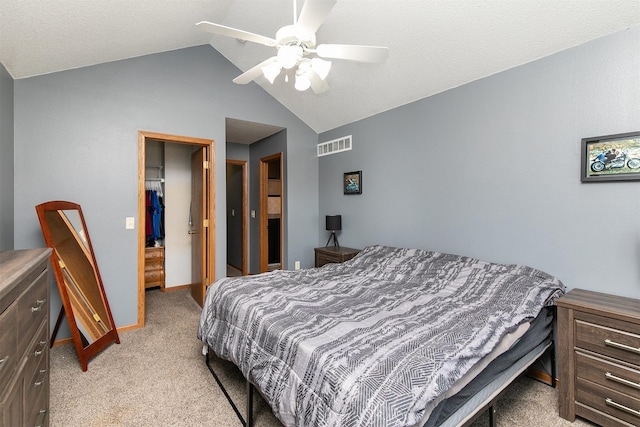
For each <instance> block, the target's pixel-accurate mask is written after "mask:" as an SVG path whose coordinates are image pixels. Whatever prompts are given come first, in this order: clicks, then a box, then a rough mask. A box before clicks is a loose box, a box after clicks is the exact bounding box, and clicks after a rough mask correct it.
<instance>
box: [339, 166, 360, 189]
mask: <svg viewBox="0 0 640 427" xmlns="http://www.w3.org/2000/svg"><path fill="white" fill-rule="evenodd" d="M342 186H343V187H344V194H362V171H353V172H345V173H344V177H343V179H342Z"/></svg>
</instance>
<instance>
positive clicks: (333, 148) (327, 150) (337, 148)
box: [318, 135, 351, 157]
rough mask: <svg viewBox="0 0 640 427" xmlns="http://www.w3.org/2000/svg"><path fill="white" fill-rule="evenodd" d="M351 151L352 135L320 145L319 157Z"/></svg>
mask: <svg viewBox="0 0 640 427" xmlns="http://www.w3.org/2000/svg"><path fill="white" fill-rule="evenodd" d="M348 150H351V135H348V136H344V137H342V138H338V139H334V140H331V141H327V142H321V143H320V144H318V157H322V156H328V155H329V154H336V153H339V152H341V151H348Z"/></svg>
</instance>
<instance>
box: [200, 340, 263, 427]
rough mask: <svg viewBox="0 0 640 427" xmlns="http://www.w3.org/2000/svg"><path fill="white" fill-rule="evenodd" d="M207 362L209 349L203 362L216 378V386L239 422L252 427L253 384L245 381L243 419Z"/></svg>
mask: <svg viewBox="0 0 640 427" xmlns="http://www.w3.org/2000/svg"><path fill="white" fill-rule="evenodd" d="M209 362H210V358H209V351H207V354H206V356H205V364H206V365H207V368H209V372H211V375H213V378H214V379H215V380H216V383H218V387H220V390H222V393H223V394H224V397H226V398H227V401H228V402H229V405H231V408H232V409H233V412H235V413H236V416H237V417H238V419H239V420H240V422H241V423H242V425H243V426H244V427H253V395H254V390H255V388H254V387H253V384H251V383H250V382H249V381H247V415H246V420H245V417H243V416H242V414H241V413H240V410H239V409H238V407H237V406H236V404H235V403H233V399H231V396H230V395H229V393H228V392H227V389H226V388H224V386H223V385H222V382H221V381H220V378H218V376H217V375H216V373H215V372H214V370H213V368H212V367H211V364H210V363H209Z"/></svg>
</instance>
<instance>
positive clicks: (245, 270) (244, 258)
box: [226, 159, 249, 276]
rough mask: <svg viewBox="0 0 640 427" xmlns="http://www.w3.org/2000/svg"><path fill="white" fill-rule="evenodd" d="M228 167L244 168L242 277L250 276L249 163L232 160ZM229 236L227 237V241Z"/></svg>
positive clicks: (228, 162)
mask: <svg viewBox="0 0 640 427" xmlns="http://www.w3.org/2000/svg"><path fill="white" fill-rule="evenodd" d="M226 164H227V165H236V166H242V275H243V276H246V275H248V274H249V263H248V255H247V253H248V246H249V245H248V244H247V241H248V240H247V239H248V230H247V229H248V227H249V223H248V222H247V217H248V215H249V203H248V200H249V186H248V180H249V179H248V176H249V175H248V167H247V164H248V162H247V161H246V160H232V159H227V163H226ZM228 238H229V236H227V239H228Z"/></svg>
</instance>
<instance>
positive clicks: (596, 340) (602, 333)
mask: <svg viewBox="0 0 640 427" xmlns="http://www.w3.org/2000/svg"><path fill="white" fill-rule="evenodd" d="M600 323H602V321H600ZM576 347H580V348H583V349H585V350H590V351H593V352H596V353H600V354H604V355H606V356H610V357H613V358H616V359H621V360H623V361H626V362H629V363H633V364H635V365H640V335H636V334H633V333H631V332H626V331H624V330H619V329H612V328H608V327H605V326H601V325H596V324H593V323H588V322H583V321H580V320H576Z"/></svg>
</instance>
